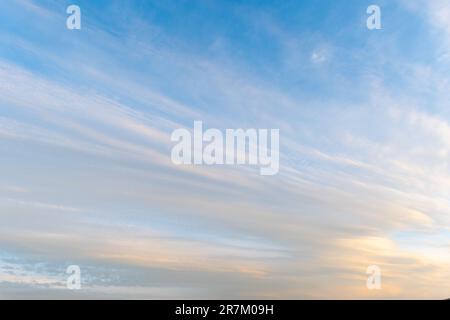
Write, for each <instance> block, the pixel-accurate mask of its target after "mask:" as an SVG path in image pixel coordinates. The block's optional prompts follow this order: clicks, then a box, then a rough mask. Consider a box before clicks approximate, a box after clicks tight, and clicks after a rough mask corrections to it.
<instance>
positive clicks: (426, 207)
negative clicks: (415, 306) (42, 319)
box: [0, 0, 450, 298]
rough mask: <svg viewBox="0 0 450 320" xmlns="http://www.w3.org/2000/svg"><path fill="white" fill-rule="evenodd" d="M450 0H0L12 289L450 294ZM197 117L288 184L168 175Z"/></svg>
mask: <svg viewBox="0 0 450 320" xmlns="http://www.w3.org/2000/svg"><path fill="white" fill-rule="evenodd" d="M445 2H446V1H444V0H434V1H414V4H411V3H410V1H400V0H398V1H372V2H367V1H344V0H339V1H333V2H330V1H282V3H281V2H279V1H77V2H72V1H28V0H14V1H8V3H7V4H6V3H2V4H0V92H1V93H0V176H1V179H0V297H1V298H11V297H51V298H54V297H57V298H61V297H62V298H66V297H67V298H80V297H84V298H103V297H112V298H403V297H409V298H444V297H448V296H450V286H449V285H450V272H449V270H450V254H449V252H450V250H449V249H450V203H449V201H450V198H449V194H448V190H449V186H450V172H449V152H450V143H449V141H450V112H449V108H448V104H449V101H450V93H449V92H450V90H448V89H449V87H450V86H449V76H448V75H449V71H450V70H449V67H450V41H449V40H448V39H450V7H449V5H448V4H446V3H445ZM70 4H77V5H78V6H80V8H81V12H82V29H81V30H68V29H67V28H66V19H67V16H68V15H67V14H66V8H67V6H68V5H70ZM370 4H377V5H379V6H380V7H381V12H382V29H381V30H374V31H370V30H368V29H367V28H366V19H367V17H368V15H367V14H366V9H367V7H368V6H369V5H370ZM194 120H202V121H203V123H204V126H205V127H210V128H219V129H225V128H241V127H242V128H278V129H280V154H281V155H280V172H279V174H278V175H276V176H270V177H262V176H260V175H259V174H258V172H257V170H256V169H255V168H252V167H246V166H196V167H191V166H181V167H180V166H175V165H173V164H172V162H171V161H170V150H171V147H172V146H173V144H172V142H171V141H170V134H171V132H172V131H173V130H175V129H177V128H180V127H186V128H192V126H193V121H194ZM71 264H77V265H79V266H80V267H81V270H82V274H83V289H82V290H80V291H76V292H74V291H69V290H67V289H66V288H65V278H66V274H65V269H66V267H67V266H68V265H71ZM369 265H379V266H380V267H381V269H382V271H383V289H382V290H367V288H366V278H367V275H366V274H365V272H366V268H367V267H368V266H369Z"/></svg>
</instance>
